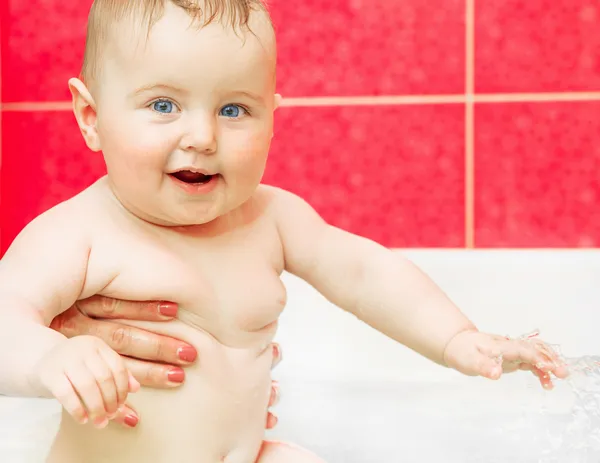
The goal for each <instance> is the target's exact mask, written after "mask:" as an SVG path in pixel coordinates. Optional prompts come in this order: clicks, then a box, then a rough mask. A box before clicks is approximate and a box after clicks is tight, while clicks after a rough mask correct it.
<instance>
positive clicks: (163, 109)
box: [152, 100, 175, 114]
mask: <svg viewBox="0 0 600 463" xmlns="http://www.w3.org/2000/svg"><path fill="white" fill-rule="evenodd" d="M174 107H175V105H174V104H173V103H172V102H170V101H168V100H156V101H155V102H154V103H152V109H153V110H154V111H156V112H157V113H163V114H170V113H172V112H173V109H174Z"/></svg>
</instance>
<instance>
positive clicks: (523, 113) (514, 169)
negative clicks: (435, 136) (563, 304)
mask: <svg viewBox="0 0 600 463" xmlns="http://www.w3.org/2000/svg"><path fill="white" fill-rule="evenodd" d="M599 134H600V103H598V102H584V103H538V104H535V103H529V104H496V105H481V106H478V107H477V108H476V144H475V146H476V148H475V149H476V175H475V178H476V182H475V183H476V185H475V197H476V208H475V221H476V235H475V244H476V246H478V247H589V246H600V210H599V209H598V204H599V202H600V182H599V181H598V175H599V172H600V135H599Z"/></svg>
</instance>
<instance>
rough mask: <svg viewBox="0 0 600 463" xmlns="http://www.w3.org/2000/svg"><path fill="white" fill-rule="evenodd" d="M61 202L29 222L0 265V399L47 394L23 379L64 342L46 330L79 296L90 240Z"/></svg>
mask: <svg viewBox="0 0 600 463" xmlns="http://www.w3.org/2000/svg"><path fill="white" fill-rule="evenodd" d="M73 214H76V211H73V210H72V209H71V208H70V207H69V205H68V203H63V204H61V205H59V206H57V207H55V208H53V209H51V210H50V211H48V212H46V213H45V214H42V215H41V216H39V217H37V218H36V219H35V220H33V221H32V222H31V223H30V224H29V225H27V227H25V229H23V231H22V232H21V233H20V234H19V236H18V237H17V238H16V239H15V241H14V242H13V244H12V245H11V247H10V248H9V250H8V251H7V252H6V254H5V256H4V257H3V258H2V260H1V261H0V394H5V395H19V396H40V395H47V392H42V391H40V390H37V388H36V387H35V386H33V385H32V384H31V383H30V381H29V380H28V377H29V375H30V374H31V372H32V370H33V369H34V367H35V365H37V363H38V362H39V361H40V359H41V358H42V357H43V356H44V355H45V354H46V353H47V352H48V351H50V350H51V349H52V348H53V347H55V346H56V345H57V344H58V343H60V342H62V341H64V340H65V339H66V338H65V337H64V336H63V335H62V334H60V333H58V332H56V331H54V330H52V329H49V328H47V327H48V326H49V324H50V322H51V321H52V319H53V318H54V317H55V316H56V315H58V314H60V313H61V312H63V311H65V310H67V309H68V308H69V307H71V306H72V305H73V303H75V301H76V300H77V298H78V297H79V296H80V294H81V292H82V289H83V286H84V283H85V279H86V272H87V263H88V256H89V252H90V246H91V243H90V239H89V236H88V234H87V233H86V231H85V230H84V229H83V226H82V224H84V223H85V218H84V217H79V218H74V217H73Z"/></svg>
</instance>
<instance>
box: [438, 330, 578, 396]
mask: <svg viewBox="0 0 600 463" xmlns="http://www.w3.org/2000/svg"><path fill="white" fill-rule="evenodd" d="M444 361H445V362H446V364H447V365H448V366H449V367H450V368H454V369H455V370H457V371H459V372H461V373H463V374H465V375H470V376H484V377H486V378H489V379H498V378H500V376H501V375H502V373H510V372H513V371H516V370H529V371H531V372H532V373H533V374H535V375H536V376H537V377H538V378H539V380H540V383H541V384H542V387H544V388H545V389H552V387H553V384H552V379H551V378H550V373H552V374H554V375H555V376H556V377H557V378H566V377H567V375H568V372H567V369H566V366H565V365H564V363H563V362H562V361H561V360H560V359H559V357H558V355H557V354H556V353H555V352H554V351H553V350H552V349H551V348H550V347H549V346H548V345H546V344H545V343H544V342H542V341H540V340H538V339H507V338H506V337H503V336H496V335H490V334H485V333H480V332H477V331H465V332H462V333H459V334H457V335H456V336H455V337H454V338H453V339H452V340H451V341H450V342H449V343H448V345H447V346H446V350H445V352H444Z"/></svg>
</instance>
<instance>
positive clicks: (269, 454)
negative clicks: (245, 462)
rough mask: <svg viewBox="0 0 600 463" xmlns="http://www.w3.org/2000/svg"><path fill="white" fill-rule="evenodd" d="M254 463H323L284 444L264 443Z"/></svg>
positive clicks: (297, 448)
mask: <svg viewBox="0 0 600 463" xmlns="http://www.w3.org/2000/svg"><path fill="white" fill-rule="evenodd" d="M256 463H325V461H324V460H321V459H320V458H319V457H317V456H316V455H315V454H313V453H311V452H309V451H308V450H304V449H303V448H300V447H296V446H295V445H292V444H288V443H286V442H274V441H264V442H263V445H262V448H261V449H260V454H259V455H258V458H257V459H256Z"/></svg>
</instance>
